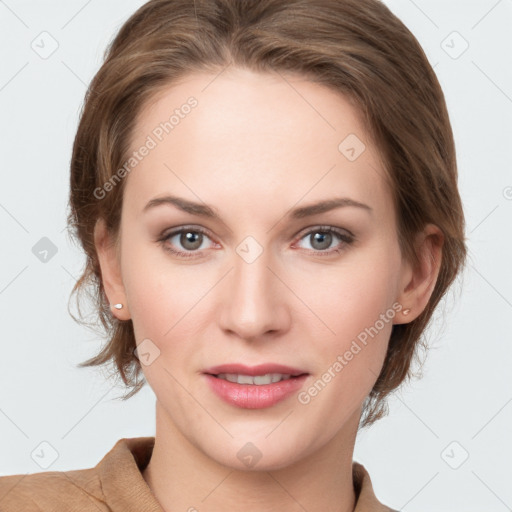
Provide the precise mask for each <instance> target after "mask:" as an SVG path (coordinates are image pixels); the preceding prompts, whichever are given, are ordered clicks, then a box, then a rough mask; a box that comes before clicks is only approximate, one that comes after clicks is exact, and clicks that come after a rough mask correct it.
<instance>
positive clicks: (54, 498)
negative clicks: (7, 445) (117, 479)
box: [0, 468, 109, 512]
mask: <svg viewBox="0 0 512 512" xmlns="http://www.w3.org/2000/svg"><path fill="white" fill-rule="evenodd" d="M70 503H73V507H76V510H80V511H83V512H87V511H89V510H91V511H94V512H98V511H100V512H103V511H105V512H106V511H108V510H109V508H108V507H107V506H106V504H105V500H104V496H103V492H102V489H101V483H100V480H99V477H98V474H97V472H96V470H95V468H90V469H79V470H74V471H46V472H42V473H33V474H19V475H9V476H3V477H0V510H1V511H2V512H19V511H21V510H23V511H24V512H63V511H65V510H66V511H67V510H69V504H70Z"/></svg>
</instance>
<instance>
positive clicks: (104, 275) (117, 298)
mask: <svg viewBox="0 0 512 512" xmlns="http://www.w3.org/2000/svg"><path fill="white" fill-rule="evenodd" d="M94 246H95V248H96V254H97V255H98V261H99V265H100V268H101V280H102V283H103V288H104V290H105V295H106V298H107V300H108V302H109V304H110V311H111V312H112V314H113V315H114V316H115V317H116V318H118V319H119V320H129V319H130V313H129V310H128V307H127V305H126V294H125V289H124V285H123V280H122V276H121V266H120V262H119V259H118V254H117V250H116V244H115V241H114V240H113V239H112V236H111V234H110V233H109V232H108V230H107V228H106V225H105V222H104V220H103V219H98V221H97V222H96V225H95V227H94ZM119 306H121V307H119Z"/></svg>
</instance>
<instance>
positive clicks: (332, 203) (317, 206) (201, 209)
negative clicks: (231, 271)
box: [143, 195, 373, 221]
mask: <svg viewBox="0 0 512 512" xmlns="http://www.w3.org/2000/svg"><path fill="white" fill-rule="evenodd" d="M164 204H171V205H174V206H176V207H177V208H179V209H180V210H182V211H184V212H186V213H190V214H191V215H197V216H200V217H207V218H211V219H216V220H219V221H220V220H221V218H220V215H219V214H218V212H217V210H216V209H214V208H212V207H211V206H208V205H206V204H201V203H196V202H194V201H189V200H188V199H184V198H182V197H177V196H171V195H166V196H163V197H155V198H154V199H151V200H150V201H149V202H148V203H147V204H146V206H145V207H144V209H143V212H144V213H145V212H147V211H148V210H150V209H152V208H156V207H157V206H160V205H164ZM345 206H353V207H357V208H362V209H364V210H366V211H368V212H369V213H370V214H371V213H372V212H373V209H372V208H371V207H370V206H368V205H367V204H364V203H360V202H359V201H355V200H354V199H350V198H349V197H339V198H333V199H326V200H323V201H319V202H317V203H313V204H310V205H307V206H301V207H299V208H295V209H293V210H291V211H289V212H288V213H287V216H288V217H290V218H292V219H303V218H305V217H310V216H312V215H317V214H319V213H324V212H328V211H330V210H334V209H335V208H341V207H345Z"/></svg>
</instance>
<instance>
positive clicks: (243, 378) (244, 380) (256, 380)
mask: <svg viewBox="0 0 512 512" xmlns="http://www.w3.org/2000/svg"><path fill="white" fill-rule="evenodd" d="M217 377H218V378H219V379H224V380H227V381H229V382H237V383H238V384H256V385H257V386H261V385H263V384H271V383H273V382H279V381H281V380H288V379H289V378H290V377H291V375H284V374H282V373H267V374H266V375H256V376H254V377H253V376H252V375H239V374H236V373H219V375H217Z"/></svg>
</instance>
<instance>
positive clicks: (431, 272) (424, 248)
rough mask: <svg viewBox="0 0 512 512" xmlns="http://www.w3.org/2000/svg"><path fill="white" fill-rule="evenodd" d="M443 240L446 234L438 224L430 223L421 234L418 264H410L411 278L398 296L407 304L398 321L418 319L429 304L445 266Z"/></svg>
mask: <svg viewBox="0 0 512 512" xmlns="http://www.w3.org/2000/svg"><path fill="white" fill-rule="evenodd" d="M443 242H444V235H443V233H442V231H441V230H440V229H439V228H438V227H437V226H435V225H434V224H428V225H427V226H426V227H425V229H424V230H423V231H422V232H421V233H419V234H418V237H417V239H416V254H417V255H418V264H417V265H415V266H414V267H412V266H411V264H408V266H407V281H406V284H405V287H404V288H403V289H402V290H401V294H400V295H399V297H398V299H397V300H398V302H399V303H400V304H402V305H403V310H402V311H401V312H400V313H399V315H398V321H397V322H395V323H397V324H400V323H408V322H410V321H412V320H414V319H415V318H417V317H418V316H419V315H420V314H421V313H422V312H423V310H424V309H425V307H426V306H427V304H428V301H429V300H430V297H431V295H432V292H433V291H434V288H435V285H436V282H437V277H438V275H439V271H440V268H441V261H442V246H443ZM407 310H409V311H407ZM406 311H407V312H406ZM405 315H406V316H405Z"/></svg>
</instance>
